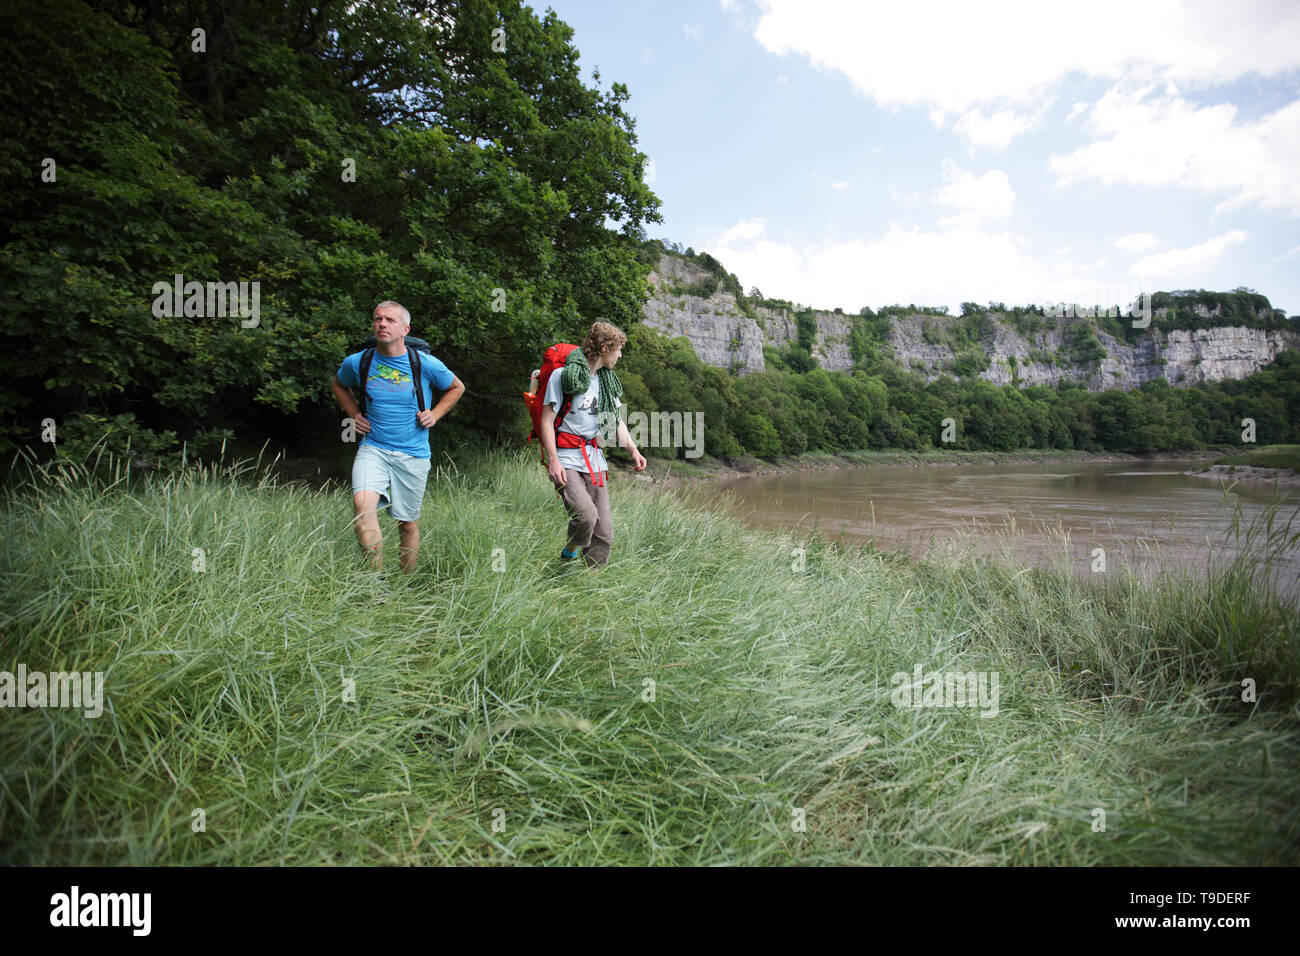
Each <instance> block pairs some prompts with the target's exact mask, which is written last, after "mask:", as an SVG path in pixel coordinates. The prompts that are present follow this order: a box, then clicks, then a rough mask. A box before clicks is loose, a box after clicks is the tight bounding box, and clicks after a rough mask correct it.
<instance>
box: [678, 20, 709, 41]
mask: <svg viewBox="0 0 1300 956" xmlns="http://www.w3.org/2000/svg"><path fill="white" fill-rule="evenodd" d="M682 32H683V33H685V34H686V38H687V39H688V40H694V41H695V42H696V43H702V42H704V35H703V34H702V33H701V32H700V25H699V24H698V23H683V24H682Z"/></svg>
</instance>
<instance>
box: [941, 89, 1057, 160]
mask: <svg viewBox="0 0 1300 956" xmlns="http://www.w3.org/2000/svg"><path fill="white" fill-rule="evenodd" d="M1050 105H1051V103H1050V101H1048V102H1046V103H1044V104H1042V105H1041V106H1040V107H1039V108H1038V109H1037V110H1035V111H1034V112H1033V113H1020V112H1017V111H1016V110H1013V109H1004V110H998V111H997V112H996V113H994V114H992V115H991V116H985V115H984V111H983V110H982V109H980V108H979V107H976V108H975V109H972V110H967V111H966V112H965V113H962V114H961V116H960V117H958V119H957V122H956V123H955V124H954V126H953V129H955V130H956V131H957V133H958V134H959V135H960V136H961V137H962V139H964V140H966V142H967V143H969V144H970V146H971V152H972V153H973V152H974V149H975V147H980V146H982V147H984V148H986V149H991V150H993V151H994V152H1000V151H1001V150H1004V149H1006V148H1007V145H1008V144H1009V143H1010V142H1011V140H1012V139H1014V138H1015V137H1016V136H1019V135H1020V134H1021V133H1024V132H1026V131H1028V130H1031V129H1033V128H1034V127H1035V126H1037V125H1038V124H1039V122H1041V120H1042V117H1043V115H1044V114H1045V113H1046V112H1047V107H1048V106H1050Z"/></svg>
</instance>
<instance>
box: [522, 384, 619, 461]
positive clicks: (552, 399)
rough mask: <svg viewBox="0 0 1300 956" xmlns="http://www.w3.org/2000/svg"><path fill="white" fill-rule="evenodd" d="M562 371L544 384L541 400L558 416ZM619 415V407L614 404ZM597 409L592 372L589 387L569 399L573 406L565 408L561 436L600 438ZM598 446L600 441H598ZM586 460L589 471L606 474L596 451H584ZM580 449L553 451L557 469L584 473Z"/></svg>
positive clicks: (596, 386) (602, 458)
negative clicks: (558, 460) (557, 463)
mask: <svg viewBox="0 0 1300 956" xmlns="http://www.w3.org/2000/svg"><path fill="white" fill-rule="evenodd" d="M563 371H564V369H563V368H557V369H556V370H555V371H554V372H552V373H551V378H550V381H548V382H547V383H546V395H545V396H544V397H543V398H542V404H544V405H549V406H551V408H553V409H555V411H556V413H557V414H558V413H559V411H560V405H561V404H562V403H563V402H564V393H563V392H562V391H561V390H560V376H561V374H562V373H563ZM618 405H619V410H620V412H621V411H622V408H623V403H622V402H621V401H620V402H619V403H618ZM599 408H600V376H599V375H598V374H596V373H595V372H592V373H591V386H590V387H589V388H588V389H587V390H586V391H585V392H583V393H582V394H581V395H574V396H573V404H572V405H571V406H570V407H569V413H568V414H567V415H565V416H564V420H563V421H561V422H560V428H559V430H560V431H562V432H571V433H572V434H574V435H578V436H579V437H581V438H595V437H596V436H597V435H599V434H600V415H599V414H598V413H597V409H599ZM601 440H602V442H603V441H604V439H603V438H602V439H601ZM586 451H587V458H588V460H590V461H591V467H592V468H594V469H595V470H596V471H609V465H608V464H607V463H606V462H605V453H604V452H602V451H601V450H600V449H599V448H592V447H591V446H590V445H588V446H587V448H586ZM582 452H583V449H581V448H559V447H557V448H556V449H555V454H556V457H557V458H559V459H560V465H561V466H562V467H563V468H566V469H568V468H571V469H573V470H574V471H581V472H585V471H586V470H587V465H586V464H585V463H584V462H583V460H582Z"/></svg>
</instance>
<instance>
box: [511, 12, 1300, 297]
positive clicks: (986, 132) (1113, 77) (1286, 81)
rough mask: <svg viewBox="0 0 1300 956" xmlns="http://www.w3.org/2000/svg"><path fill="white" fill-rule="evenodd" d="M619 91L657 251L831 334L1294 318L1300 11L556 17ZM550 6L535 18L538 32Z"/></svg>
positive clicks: (1299, 285) (588, 65)
mask: <svg viewBox="0 0 1300 956" xmlns="http://www.w3.org/2000/svg"><path fill="white" fill-rule="evenodd" d="M550 6H551V8H553V9H554V10H555V12H556V13H557V15H558V16H559V17H560V19H562V20H564V21H565V22H566V23H568V24H569V25H570V26H572V27H573V28H574V31H575V34H574V44H575V46H576V47H577V48H578V50H579V51H580V52H581V61H580V62H581V67H582V72H583V76H584V79H585V80H587V81H588V82H590V75H591V70H592V68H593V67H599V69H600V73H601V85H602V86H603V87H605V88H606V89H608V87H609V85H610V84H611V83H613V82H622V83H625V84H627V86H628V89H629V92H630V93H631V99H630V100H629V102H628V104H627V106H628V109H629V111H630V112H631V114H632V115H633V116H634V117H635V118H636V121H637V128H636V132H637V137H638V140H639V143H638V145H639V146H640V148H641V149H642V150H643V151H644V152H645V153H646V154H647V155H649V156H650V157H651V159H652V160H653V163H654V165H653V169H652V173H651V175H650V176H648V177H647V178H651V177H652V178H653V182H652V186H653V188H654V190H655V192H656V194H657V195H658V196H659V197H660V199H661V200H662V201H663V207H662V210H661V211H662V213H663V216H664V222H663V224H662V225H655V224H651V226H650V227H649V229H648V230H647V232H648V234H649V235H651V236H658V237H661V238H664V239H666V240H672V241H677V242H680V243H681V244H682V245H683V246H692V247H694V248H695V249H696V250H697V251H706V252H709V253H712V254H713V255H714V256H716V257H717V258H718V259H720V260H721V261H722V263H723V265H724V266H726V268H727V269H728V270H729V271H731V272H734V273H736V275H737V276H738V277H739V278H740V281H741V283H742V284H743V285H744V286H745V288H746V290H748V289H750V288H751V287H754V286H757V287H758V288H759V289H761V290H762V292H763V294H764V295H766V296H769V297H773V298H784V299H791V300H793V301H796V302H800V303H804V304H810V305H813V306H815V307H817V308H828V309H829V308H834V307H836V306H840V307H842V308H844V309H845V310H846V311H851V312H856V311H857V310H858V309H860V308H861V307H862V306H866V305H869V306H872V307H879V306H881V305H888V304H892V303H903V304H907V303H913V302H914V303H916V304H918V305H947V306H948V307H949V308H950V309H951V310H952V311H954V312H956V311H957V310H958V307H959V304H960V303H961V302H963V301H968V300H969V301H975V302H979V303H986V302H989V301H1001V302H1005V303H1007V304H1008V305H1016V304H1024V303H1031V302H1032V303H1045V302H1062V301H1063V302H1070V301H1080V302H1083V303H1093V302H1100V303H1103V304H1109V303H1112V302H1128V301H1130V300H1131V299H1132V298H1133V297H1134V295H1136V293H1138V292H1141V291H1153V290H1157V289H1160V290H1167V289H1183V288H1205V289H1213V290H1228V289H1233V288H1236V287H1238V286H1248V287H1250V288H1252V289H1255V290H1257V291H1259V292H1262V293H1264V294H1265V295H1267V296H1268V297H1269V298H1270V299H1271V300H1272V302H1273V304H1274V306H1276V307H1278V308H1282V309H1285V310H1287V312H1288V314H1297V313H1300V2H1297V0H1278V2H1265V0H1259V2H1242V0H1233V2H1231V3H1225V2H1216V3H1211V2H1183V3H1174V2H1167V0H1125V2H1106V0H1093V2H1089V3H1069V4H1066V3H1059V2H1044V0H1036V2H1027V3H1010V2H998V3H992V2H987V0H979V2H968V3H916V2H912V3H888V4H886V3H877V2H868V0H861V2H849V0H845V2H835V0H695V2H679V0H654V2H640V0H554V2H552V3H551V4H550ZM546 7H547V5H546V4H544V3H539V4H538V5H537V7H536V9H539V10H545V9H546Z"/></svg>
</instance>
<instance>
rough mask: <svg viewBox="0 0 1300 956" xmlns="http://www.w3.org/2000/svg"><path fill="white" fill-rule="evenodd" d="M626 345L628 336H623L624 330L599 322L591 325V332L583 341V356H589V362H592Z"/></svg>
mask: <svg viewBox="0 0 1300 956" xmlns="http://www.w3.org/2000/svg"><path fill="white" fill-rule="evenodd" d="M625 344H627V336H626V335H624V334H623V330H622V329H620V328H619V327H618V326H616V325H610V324H609V323H608V322H601V321H599V320H597V321H595V322H593V323H592V324H591V331H590V332H588V333H587V337H586V338H585V339H583V340H582V354H583V355H585V356H587V361H588V362H590V361H591V360H592V359H594V358H595V357H596V356H597V355H604V354H605V353H606V352H608V351H610V350H612V349H616V348H621V347H622V346H623V345H625Z"/></svg>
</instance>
